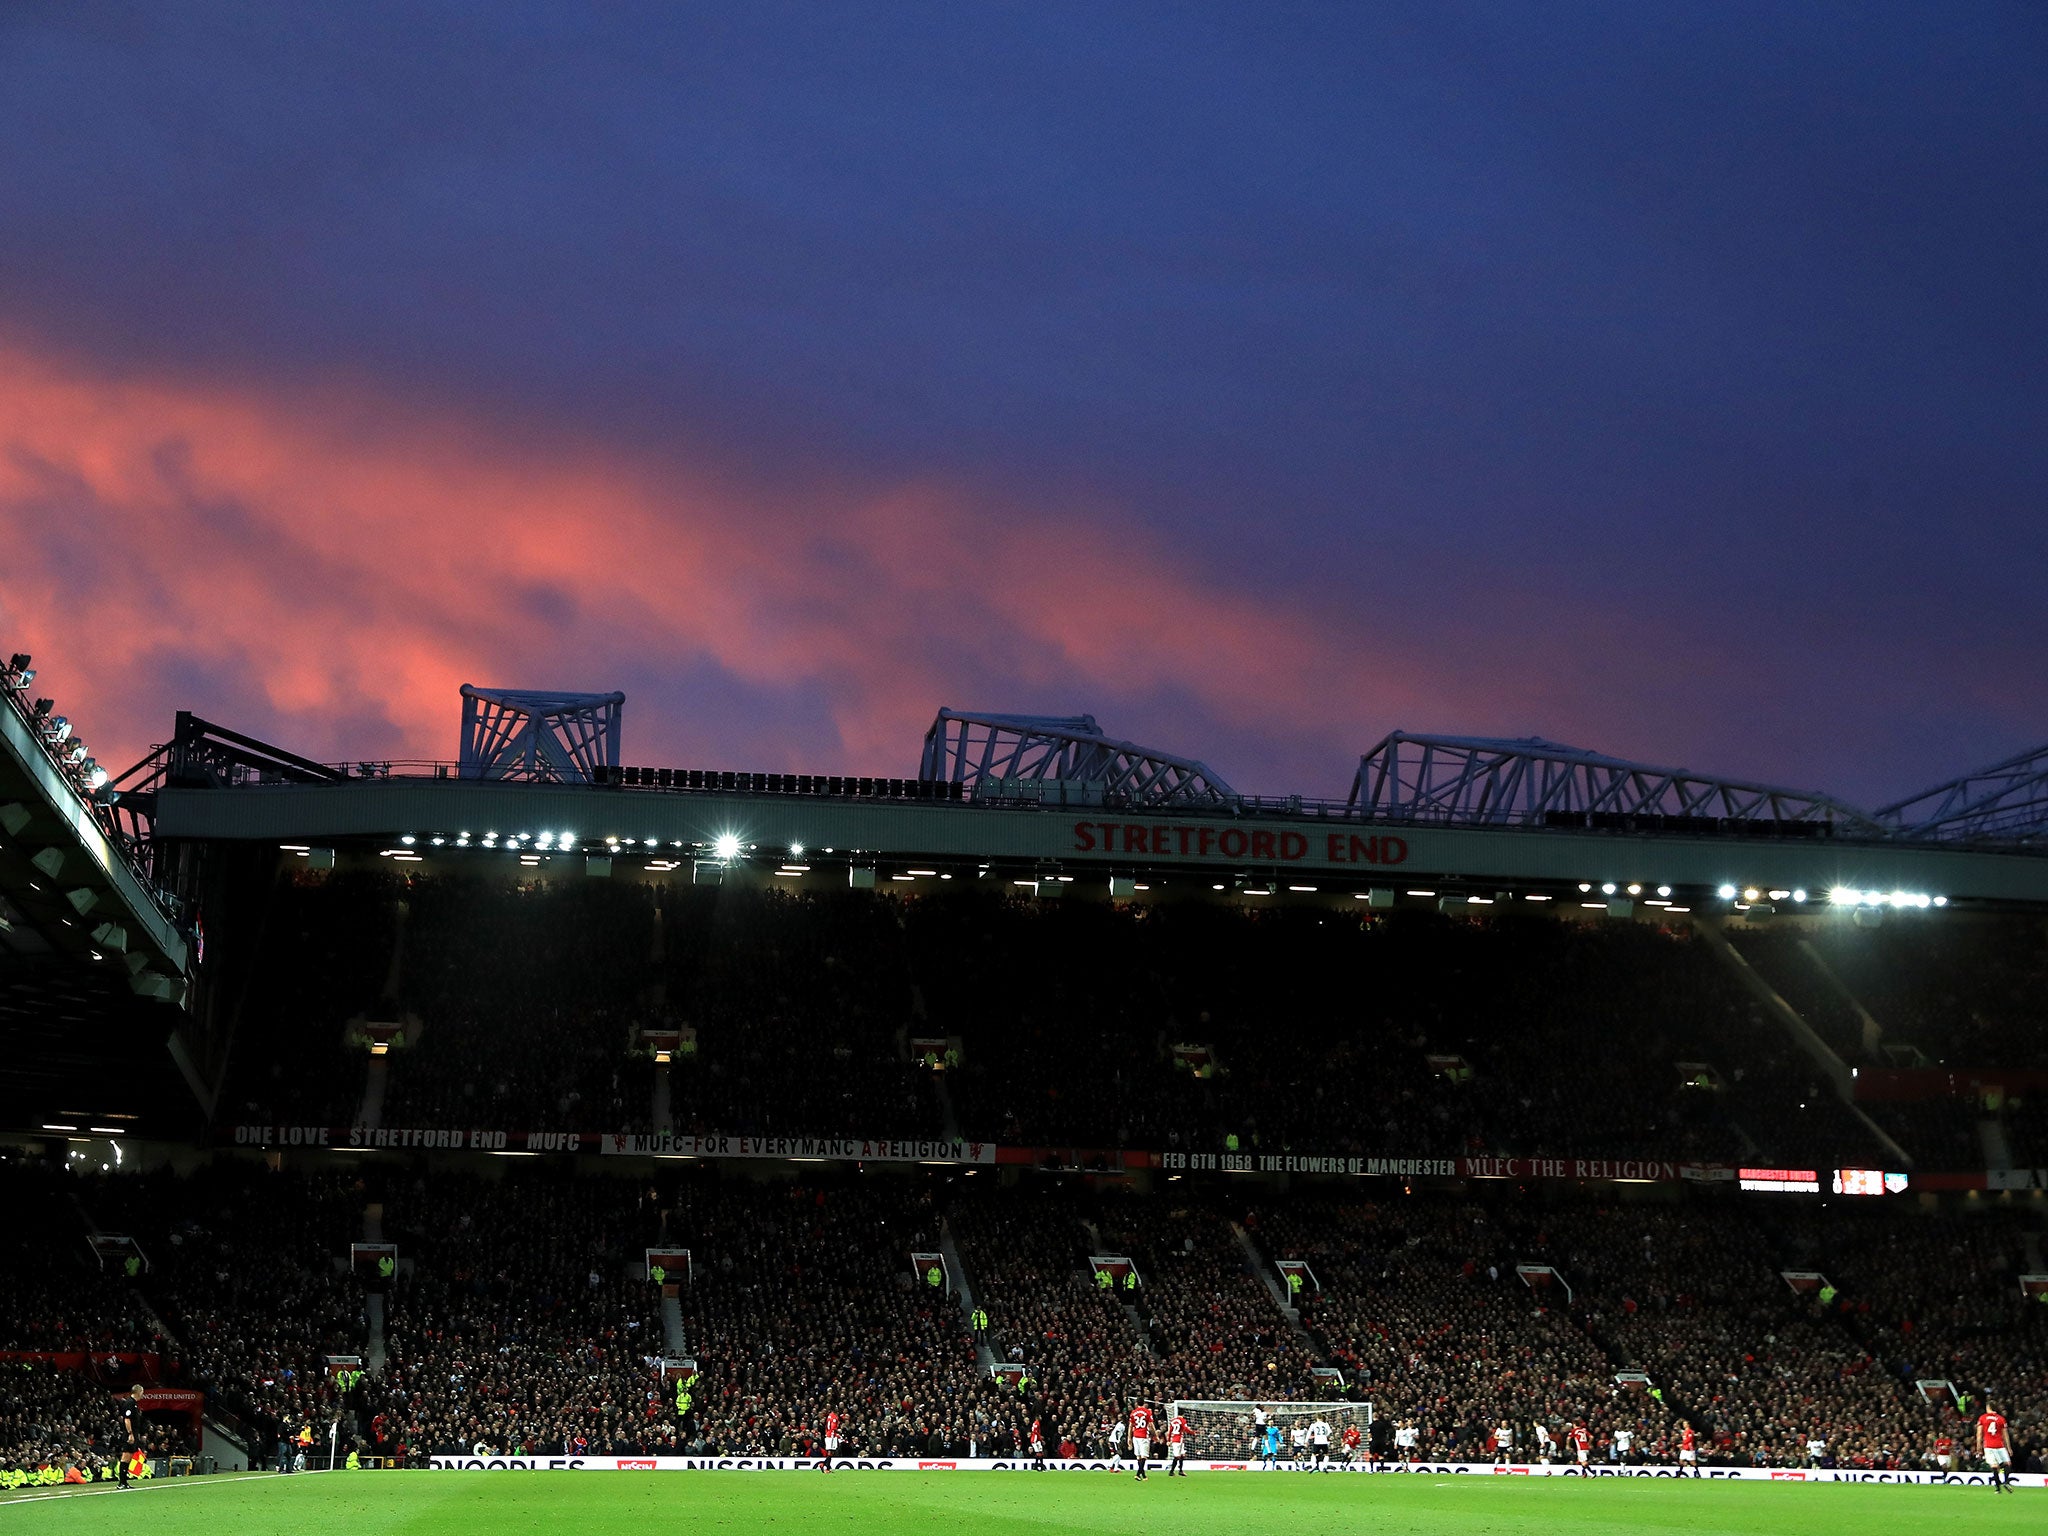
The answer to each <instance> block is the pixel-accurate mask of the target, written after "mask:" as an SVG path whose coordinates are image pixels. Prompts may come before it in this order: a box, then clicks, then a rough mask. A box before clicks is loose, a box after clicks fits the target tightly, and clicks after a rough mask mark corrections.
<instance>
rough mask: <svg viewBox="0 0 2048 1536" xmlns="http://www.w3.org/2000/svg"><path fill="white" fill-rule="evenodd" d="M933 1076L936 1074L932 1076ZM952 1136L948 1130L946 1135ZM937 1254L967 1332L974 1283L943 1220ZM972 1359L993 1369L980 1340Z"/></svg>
mask: <svg viewBox="0 0 2048 1536" xmlns="http://www.w3.org/2000/svg"><path fill="white" fill-rule="evenodd" d="M934 1075H935V1076H936V1075H937V1074H934ZM946 1134H947V1135H949V1136H950V1135H952V1134H953V1132H952V1131H951V1130H950V1129H949V1130H948V1131H947V1133H946ZM939 1252H940V1253H942V1254H944V1255H945V1256H946V1273H948V1274H949V1275H951V1276H952V1277H953V1295H954V1297H955V1299H956V1300H958V1301H959V1303H960V1315H961V1316H962V1317H964V1318H966V1319H967V1327H968V1331H969V1332H972V1331H973V1328H974V1282H973V1281H972V1279H971V1278H970V1277H969V1276H968V1273H967V1261H966V1260H965V1259H963V1258H961V1257H960V1249H959V1247H958V1245H956V1244H955V1243H954V1241H953V1233H952V1229H951V1228H949V1227H948V1226H947V1225H946V1223H945V1221H944V1220H941V1221H940V1222H939ZM974 1359H975V1363H976V1364H978V1365H979V1366H980V1367H981V1369H982V1370H983V1371H984V1372H988V1371H992V1370H994V1369H995V1364H996V1352H995V1351H994V1350H992V1349H990V1348H989V1347H988V1344H987V1343H986V1342H985V1341H984V1340H981V1339H977V1340H975V1343H974Z"/></svg>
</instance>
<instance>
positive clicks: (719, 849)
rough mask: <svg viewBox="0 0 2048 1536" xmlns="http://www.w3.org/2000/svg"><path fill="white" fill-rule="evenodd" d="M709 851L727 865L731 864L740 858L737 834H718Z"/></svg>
mask: <svg viewBox="0 0 2048 1536" xmlns="http://www.w3.org/2000/svg"><path fill="white" fill-rule="evenodd" d="M711 851H712V852H713V853H715V854H717V855H718V856H719V857H720V858H721V859H724V860H725V861H726V862H727V863H731V862H732V861H733V860H734V859H736V858H738V857H739V856H740V839H739V834H738V833H736V832H721V833H719V834H718V839H717V841H716V842H714V843H713V844H712V845H711Z"/></svg>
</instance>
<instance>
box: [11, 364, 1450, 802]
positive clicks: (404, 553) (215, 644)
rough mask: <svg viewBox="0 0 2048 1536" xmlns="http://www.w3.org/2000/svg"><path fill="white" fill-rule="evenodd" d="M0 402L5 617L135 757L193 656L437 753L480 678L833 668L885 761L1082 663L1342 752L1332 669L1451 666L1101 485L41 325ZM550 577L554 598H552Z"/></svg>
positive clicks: (1400, 684) (350, 742) (1065, 700)
mask: <svg viewBox="0 0 2048 1536" xmlns="http://www.w3.org/2000/svg"><path fill="white" fill-rule="evenodd" d="M0 423H5V426H4V429H0V527H4V529H5V532H6V536H7V548H8V550H9V557H8V567H7V569H8V574H7V577H6V582H5V588H4V591H0V617H4V620H5V628H6V632H7V633H6V638H7V641H8V643H9V644H10V645H12V646H14V647H21V648H28V649H32V650H34V651H36V652H37V653H38V654H39V657H40V659H41V661H42V664H43V665H44V666H45V667H46V673H45V679H46V682H47V683H48V684H49V686H50V687H51V688H52V689H53V690H56V691H61V693H62V695H63V707H64V708H66V709H67V710H68V711H69V712H70V713H71V714H72V715H73V717H74V718H76V719H78V720H79V722H80V724H81V728H83V729H87V730H89V731H91V732H92V733H93V734H94V735H95V736H96V737H97V738H99V739H100V741H101V742H102V743H118V752H116V751H114V750H113V748H111V747H110V751H109V753H108V754H103V756H105V757H106V759H107V760H109V761H114V760H115V759H116V758H117V757H118V758H119V759H120V760H122V761H125V760H127V759H128V758H131V757H133V756H138V755H140V752H141V750H142V749H143V748H144V747H146V745H147V742H148V739H149V738H150V737H151V736H152V735H160V734H161V733H162V730H163V729H164V727H165V726H166V725H167V724H168V719H169V714H170V711H171V710H172V709H173V708H176V707H179V706H180V705H185V704H188V703H189V701H188V700H186V699H184V698H182V697H178V696H173V695H172V694H170V693H167V692H166V691H165V690H175V689H176V688H177V687H178V686H179V684H180V681H181V680H188V679H191V678H194V677H197V678H202V679H211V680H214V687H215V691H216V692H220V691H222V689H225V690H226V691H227V697H226V699H225V700H224V701H223V702H221V703H220V704H218V705H217V706H215V707H216V708H217V709H218V710H219V712H220V713H221V714H222V715H223V718H224V723H228V724H236V723H240V722H249V723H250V726H249V728H252V729H265V730H269V731H270V732H272V733H273V734H275V735H277V737H278V738H279V739H280V742H281V744H284V745H287V746H294V747H297V748H299V749H301V750H304V751H306V752H308V753H311V754H313V755H316V756H331V757H336V758H339V757H343V756H370V755H375V756H380V757H403V758H435V757H448V756H452V754H453V750H454V736H455V719H456V713H457V698H456V689H457V687H458V685H459V684H461V683H463V682H465V681H469V682H483V683H500V684H509V685H534V686H550V687H557V686H560V687H606V686H611V683H610V682H609V681H608V677H609V676H611V675H615V674H616V672H617V671H618V670H619V669H620V668H621V666H622V663H623V661H624V660H625V659H626V658H636V659H638V663H639V664H641V665H644V664H645V658H647V657H650V656H653V657H672V658H675V659H676V661H677V662H678V664H681V663H683V662H691V663H699V664H701V663H704V662H709V663H714V664H715V665H716V666H718V667H719V668H722V669H723V670H724V671H725V672H726V673H728V674H729V675H730V676H731V677H732V678H734V679H736V680H737V681H738V682H739V683H740V684H743V685H745V686H746V687H748V688H753V689H761V690H771V691H777V690H803V691H806V692H809V693H814V694H816V695H817V696H819V697H822V698H824V699H826V700H828V701H829V704H828V706H827V707H828V708H829V710H830V715H831V718H830V720H829V721H820V722H819V731H818V735H819V737H820V738H821V739H824V740H826V741H830V740H831V738H833V737H836V742H833V743H832V747H831V750H833V751H834V753H835V760H834V761H832V762H829V763H823V762H821V763H819V764H818V766H820V767H844V768H846V769H848V770H852V771H871V772H901V771H904V769H905V767H906V762H905V758H906V753H907V751H908V749H909V747H910V745H911V744H913V743H914V742H915V741H916V739H917V736H918V735H919V733H920V732H921V731H922V730H923V728H924V726H925V725H926V724H927V723H929V720H930V716H931V713H932V711H933V709H934V708H935V707H936V706H937V705H939V704H940V703H948V702H950V703H955V704H965V705H974V706H982V707H1012V706H1014V704H1015V701H1016V700H1017V699H1019V698H1020V697H1028V698H1034V699H1048V700H1051V699H1056V700H1058V701H1060V704H1059V706H1058V707H1062V708H1075V707H1079V708H1095V709H1097V710H1098V711H1099V712H1101V713H1102V714H1103V715H1104V717H1105V721H1106V723H1108V724H1111V725H1112V726H1114V725H1115V724H1116V718H1115V716H1116V708H1117V705H1118V704H1119V703H1124V704H1129V703H1131V702H1132V701H1143V700H1145V699H1148V698H1167V697H1170V698H1176V699H1182V700H1186V701H1188V702H1189V703H1190V704H1191V705H1192V706H1193V707H1194V708H1196V709H1199V710H1200V711H1202V712H1204V713H1205V714H1207V715H1209V716H1211V717H1213V718H1216V719H1222V720H1227V721H1230V722H1232V724H1233V725H1234V726H1235V727H1236V729H1237V730H1238V731H1239V732H1240V733H1242V734H1244V735H1246V736H1249V737H1251V738H1252V739H1259V738H1266V737H1270V738H1279V739H1286V740H1290V741H1297V742H1311V743H1327V745H1328V746H1329V747H1330V749H1331V750H1333V751H1335V752H1336V754H1337V757H1338V760H1341V756H1342V753H1343V751H1345V750H1353V751H1355V750H1356V744H1355V743H1353V742H1351V741H1349V740H1344V739H1339V740H1335V741H1333V740H1331V739H1330V734H1331V732H1332V731H1333V730H1337V731H1341V730H1342V729H1343V726H1342V723H1341V722H1338V721H1333V719H1332V713H1333V711H1332V701H1333V700H1336V701H1342V704H1343V706H1344V711H1343V712H1344V713H1345V714H1348V715H1349V716H1350V717H1352V718H1355V719H1358V720H1379V721H1387V720H1390V719H1391V718H1393V717H1394V716H1398V715H1401V714H1403V713H1404V712H1408V711H1413V710H1415V709H1417V708H1419V707H1421V701H1423V700H1424V699H1425V698H1426V697H1428V689H1427V686H1426V675H1425V671H1424V669H1422V668H1419V667H1417V666H1415V665H1414V664H1412V663H1408V662H1403V661H1400V660H1397V659H1390V657H1389V655H1388V648H1387V647H1385V646H1373V645H1372V644H1371V643H1370V642H1369V641H1368V639H1367V636H1366V626H1364V625H1362V624H1361V623H1359V622H1358V616H1357V615H1356V614H1355V613H1354V612H1351V611H1348V610H1347V609H1346V607H1345V606H1344V605H1343V604H1342V603H1339V602H1326V603H1312V604H1301V603H1289V602H1283V601H1278V600H1276V598H1275V596H1274V594H1273V591H1272V584H1269V583H1265V582H1261V581H1259V580H1257V579H1256V576H1255V574H1254V575H1253V576H1250V577H1248V578H1247V580H1246V582H1245V584H1244V585H1242V586H1231V585H1225V584H1223V583H1221V582H1219V581H1217V580H1216V579H1214V578H1205V577H1203V576H1200V575H1198V574H1197V573H1196V572H1195V570H1194V568H1193V566H1192V565H1191V563H1189V562H1186V561H1183V560H1180V559H1177V558H1175V556H1174V554H1173V553H1172V552H1171V551H1167V550H1162V549H1160V548H1158V547H1156V545H1154V544H1152V543H1149V542H1147V541H1146V540H1145V539H1143V538H1141V537H1140V536H1138V535H1136V534H1133V533H1129V532H1122V531H1118V530H1117V529H1116V528H1115V527H1114V526H1113V524H1112V523H1111V521H1109V520H1107V519H1104V518H1102V517H1100V516H1097V515H1094V514H1095V509H1089V508H1083V507H1065V508H1053V509H1046V508H1039V507H1020V506H1018V505H1015V504H1012V503H1010V502H1008V501H1006V500H1005V499H1003V498H1001V497H999V496H993V495H989V494H986V493H978V492H977V491H975V490H973V489H970V488H968V487H965V486H961V485H955V484H939V483H922V484H905V485H901V486H898V487H895V488H893V489H886V490H883V491H881V492H876V491H874V490H872V489H869V488H865V487H853V486H843V487H842V486H830V485H814V486H812V487H811V488H810V489H809V490H807V491H806V492H804V493H803V494H802V495H801V496H799V497H796V498H782V499H771V498H770V497H769V496H767V495H766V494H765V493H760V492H756V491H752V490H750V489H748V488H747V487H746V486H745V485H744V484H743V483H735V480H734V477H733V476H732V475H731V474H730V473H728V472H724V471H722V470H721V471H719V472H710V471H706V470H702V469H693V467H692V466H691V465H688V464H681V463H674V462H666V461H662V460H659V459H656V458H653V457H651V456H648V455H646V454H645V453H639V452H634V451H628V450H623V449H621V448H619V447H617V446H616V445H611V444H604V443H593V442H589V441H579V440H575V439H571V438H569V437H567V436H563V437H561V438H557V439H549V438H547V437H546V436H544V435H540V434H535V433H534V432H532V431H531V430H528V429H517V430H515V429H512V428H504V427H496V428H494V426H493V424H492V423H490V422H487V421H479V420H476V419H474V418H472V417H469V416H465V415H463V414H462V413H460V412H457V411H454V410H447V411H443V412H439V413H433V412H423V411H421V410H420V409H419V408H418V407H417V406H414V405H408V404H403V403H400V402H397V401H389V400H383V399H380V398H379V397H377V396H376V395H374V394H372V393H369V392H366V391H361V390H355V391H339V390H330V391H319V390H308V391H305V392H303V393H296V394H286V393H279V392H274V391H273V392H258V391H255V390H243V389H236V388H232V387H228V386H223V385H215V384H207V383H194V382H190V381H182V380H176V379H165V378H158V379H133V378H110V377H105V376H99V375H95V374H94V373H92V372H90V371H88V370H84V369H81V368H78V367H75V366H69V365H67V364H65V363H64V362H62V361H60V360H57V359H53V358H51V357H49V356H46V355H41V354H38V353H36V352H33V351H31V350H28V349H25V348H19V347H17V348H15V349H12V350H0ZM534 594H540V596H539V598H538V599H536V598H535V597H534ZM550 594H553V595H554V596H555V597H558V598H560V599H561V600H562V602H563V603H564V605H565V612H566V617H565V618H563V619H561V620H560V621H558V622H548V621H544V620H537V619H536V618H535V617H534V616H533V613H532V604H533V602H535V601H540V602H543V603H545V602H547V601H549V600H550V596H549V595H550ZM221 680H225V682H223V681H221ZM238 706H239V707H240V709H241V713H239V714H237V713H236V709H237V707H238ZM628 711H629V719H630V718H632V712H631V705H630V703H629V706H628ZM336 720H339V721H341V722H343V724H341V725H334V724H330V723H329V722H333V721H336ZM633 729H634V734H635V741H636V747H635V751H634V753H633V754H631V755H640V756H644V757H646V758H647V759H649V760H659V759H660V758H661V757H662V756H664V755H667V756H672V755H673V750H674V748H673V745H672V742H671V741H670V740H665V739H664V733H665V732H666V733H668V734H669V735H670V736H673V735H674V733H675V732H676V730H677V729H678V728H677V727H675V726H673V725H671V724H669V723H668V722H663V721H660V720H658V719H638V720H636V721H635V723H634V727H633ZM716 733H717V725H716V722H705V721H696V722H692V723H691V742H692V752H693V756H692V760H701V761H715V760H717V755H718V754H717V753H716V751H715V747H716ZM707 735H708V736H709V739H708V740H707ZM371 736H374V737H375V738H376V739H365V738H366V737H371ZM1159 745H1162V746H1169V747H1182V748H1184V749H1185V750H1189V751H1199V750H1202V745H1203V744H1201V743H1194V742H1187V743H1183V742H1173V741H1162V742H1160V743H1159ZM707 754H709V755H708V756H707ZM1219 766H1220V765H1219Z"/></svg>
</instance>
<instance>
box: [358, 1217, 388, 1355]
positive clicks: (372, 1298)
mask: <svg viewBox="0 0 2048 1536" xmlns="http://www.w3.org/2000/svg"><path fill="white" fill-rule="evenodd" d="M363 1241H364V1242H366V1243H381V1242H383V1241H384V1206H383V1204H382V1202H381V1201H373V1202H372V1203H371V1204H369V1205H366V1206H364V1207H363ZM363 1322H364V1326H365V1329H366V1331H367V1332H368V1335H369V1337H368V1338H367V1339H365V1340H364V1343H363V1363H364V1364H365V1365H367V1366H368V1367H369V1368H370V1374H371V1375H372V1376H379V1377H381V1376H382V1375H383V1374H384V1362H385V1360H386V1358H387V1356H386V1354H385V1351H384V1293H383V1292H382V1291H371V1292H370V1293H369V1294H368V1295H367V1296H365V1297H364V1298H363Z"/></svg>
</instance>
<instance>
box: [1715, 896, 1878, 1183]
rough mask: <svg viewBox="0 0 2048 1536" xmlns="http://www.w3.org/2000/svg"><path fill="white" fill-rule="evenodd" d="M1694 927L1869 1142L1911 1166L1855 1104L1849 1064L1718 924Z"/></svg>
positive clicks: (1858, 1105)
mask: <svg viewBox="0 0 2048 1536" xmlns="http://www.w3.org/2000/svg"><path fill="white" fill-rule="evenodd" d="M1693 928H1694V932H1696V933H1697V934H1698V935H1699V936H1700V938H1701V939H1702V940H1703V941H1704V942H1705V943H1706V945H1707V947H1708V948H1709V949H1710V950H1712V951H1713V953H1714V955H1715V956H1716V957H1717V958H1718V959H1719V960H1720V961H1721V963H1722V964H1723V965H1725V966H1727V967H1728V969H1729V970H1730V971H1731V972H1732V973H1733V974H1734V975H1735V977H1736V979H1737V980H1739V981H1740V982H1741V983H1742V985H1743V986H1744V987H1745V988H1746V989H1748V991H1749V993H1750V995H1751V996H1752V997H1754V998H1756V1000H1757V1001H1758V1002H1759V1003H1761V1004H1763V1007H1764V1012H1766V1013H1767V1014H1769V1015H1770V1016H1771V1018H1772V1019H1774V1020H1775V1021H1776V1022H1777V1023H1778V1024H1779V1025H1780V1026H1781V1027H1782V1028H1783V1029H1784V1030H1785V1032H1786V1033H1787V1034H1788V1035H1790V1036H1791V1037H1792V1040H1793V1043H1794V1044H1796V1045H1797V1046H1798V1047H1799V1048H1800V1049H1801V1050H1802V1051H1804V1052H1805V1053H1806V1054H1807V1055H1808V1056H1810V1057H1811V1058H1812V1059H1813V1062H1814V1064H1815V1065H1816V1066H1818V1067H1819V1068H1820V1069H1821V1072H1822V1074H1823V1075H1824V1076H1825V1077H1826V1078H1827V1080H1828V1082H1829V1084H1830V1085H1832V1086H1833V1088H1834V1090H1835V1095H1836V1097H1838V1098H1839V1099H1840V1100H1841V1101H1842V1103H1843V1105H1844V1106H1845V1107H1846V1108H1847V1109H1848V1111H1849V1113H1850V1114H1851V1115H1853V1116H1855V1117H1856V1119H1857V1120H1859V1121H1861V1122H1862V1125H1863V1128H1864V1129H1865V1130H1866V1131H1868V1132H1869V1133H1870V1136H1871V1139H1872V1140H1873V1141H1874V1142H1876V1143H1877V1145H1879V1146H1881V1147H1883V1148H1884V1149H1885V1151H1886V1152H1887V1153H1889V1154H1890V1155H1891V1156H1892V1157H1894V1158H1897V1159H1898V1162H1899V1166H1900V1167H1902V1168H1912V1167H1914V1166H1915V1163H1914V1159H1913V1156H1912V1154H1911V1153H1909V1152H1907V1150H1906V1149H1905V1148H1904V1147H1902V1146H1900V1145H1899V1144H1898V1143H1897V1142H1896V1141H1894V1140H1892V1138H1891V1137H1890V1136H1888V1135H1887V1134H1885V1131H1884V1129H1883V1128H1882V1127H1881V1126H1879V1125H1878V1123H1877V1122H1876V1121H1875V1120H1873V1119H1871V1118H1870V1116H1869V1115H1868V1114H1866V1113H1865V1112H1864V1110H1863V1106H1862V1105H1860V1104H1858V1103H1857V1102H1856V1098H1855V1090H1854V1087H1853V1084H1854V1081H1855V1079H1854V1077H1853V1076H1852V1075H1851V1074H1850V1071H1849V1064H1848V1063H1847V1062H1845V1061H1843V1060H1842V1058H1841V1057H1839V1056H1837V1055H1836V1054H1835V1053H1834V1051H1833V1050H1832V1049H1830V1048H1829V1046H1828V1043H1827V1041H1825V1040H1823V1039H1822V1038H1821V1037H1820V1035H1819V1033H1818V1032H1817V1031H1815V1029H1814V1027H1813V1026H1812V1025H1811V1024H1809V1023H1807V1022H1806V1020H1805V1018H1803V1017H1802V1016H1801V1015H1800V1012H1799V1010H1798V1009H1796V1008H1794V1007H1793V1006H1792V1005H1791V1004H1790V1003H1788V1002H1786V1001H1785V999H1784V998H1783V997H1782V996H1781V995H1780V994H1779V992H1778V990H1777V989H1776V988H1775V987H1773V986H1772V985H1771V984H1770V983H1769V982H1768V981H1766V980H1764V978H1763V976H1762V974H1761V973H1760V972H1759V971H1758V970H1757V969H1756V967H1755V966H1753V965H1751V964H1750V963H1749V961H1748V960H1746V959H1744V958H1743V956H1742V954H1741V952H1740V951H1739V950H1737V949H1736V948H1735V946H1734V945H1733V944H1731V943H1729V942H1728V935H1727V934H1725V933H1724V932H1722V931H1721V925H1720V924H1719V923H1712V922H1698V923H1695V924H1694V925H1693Z"/></svg>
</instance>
